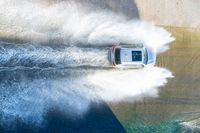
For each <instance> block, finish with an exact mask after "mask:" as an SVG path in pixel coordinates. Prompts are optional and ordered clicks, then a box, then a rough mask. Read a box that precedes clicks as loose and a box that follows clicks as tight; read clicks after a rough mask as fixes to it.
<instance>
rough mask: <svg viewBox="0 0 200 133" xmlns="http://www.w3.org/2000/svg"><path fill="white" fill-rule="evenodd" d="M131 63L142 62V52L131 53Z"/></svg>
mask: <svg viewBox="0 0 200 133" xmlns="http://www.w3.org/2000/svg"><path fill="white" fill-rule="evenodd" d="M132 61H142V51H132Z"/></svg>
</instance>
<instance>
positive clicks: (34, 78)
mask: <svg viewBox="0 0 200 133" xmlns="http://www.w3.org/2000/svg"><path fill="white" fill-rule="evenodd" d="M0 37H1V38H2V39H4V40H6V41H1V42H0V45H1V46H0V55H1V59H0V66H1V71H0V72H1V74H2V75H3V74H4V72H5V71H11V73H12V72H13V73H14V72H15V73H17V77H18V76H19V75H21V74H22V76H21V78H19V80H15V79H18V78H17V77H15V76H14V77H13V76H11V77H8V78H7V79H6V80H8V81H5V80H2V81H1V83H0V88H1V93H0V103H1V105H0V106H1V108H0V113H1V115H0V117H1V119H3V120H13V119H15V118H19V119H22V120H24V121H25V122H30V121H31V122H35V123H41V122H42V121H43V117H44V115H45V113H46V112H47V111H48V110H49V109H51V108H55V107H57V108H58V109H60V110H62V111H63V112H66V114H68V115H70V116H73V117H79V116H81V115H83V114H84V113H85V112H86V111H87V109H88V108H89V107H90V103H91V102H96V103H98V102H101V101H109V102H120V101H126V102H134V101H135V100H142V98H144V97H157V96H158V93H159V87H161V86H163V85H165V84H166V83H167V79H168V78H172V77H173V76H172V73H171V72H170V70H167V69H165V68H160V67H157V66H156V67H147V68H143V69H112V68H111V67H110V64H109V61H108V51H109V49H110V47H111V46H112V45H113V44H118V43H120V42H124V43H129V44H131V43H143V44H144V45H145V46H147V47H150V48H152V49H153V50H154V52H155V53H156V54H159V53H161V52H164V51H166V50H167V49H168V48H169V43H170V42H172V41H173V40H174V38H173V37H172V36H171V33H169V32H167V31H166V30H165V29H163V28H161V27H157V26H154V25H152V24H149V23H147V22H142V21H140V20H128V19H127V18H126V17H124V16H123V15H119V14H115V13H114V12H111V11H109V10H106V9H105V10H96V11H91V10H90V8H89V7H83V6H81V4H80V3H76V2H71V1H69V2H66V1H62V2H54V3H53V4H45V3H44V2H39V1H25V0H6V1H4V0H0ZM13 39H14V40H19V41H18V42H17V43H16V42H13V41H12V40H13ZM22 69H25V70H31V71H33V70H34V71H33V72H32V74H30V75H31V76H30V75H23V74H24V73H23V72H22V71H21V70H22ZM35 69H37V71H39V73H38V74H39V75H40V76H39V75H35ZM55 69H56V72H55V73H52V71H53V72H54V70H55ZM57 69H58V70H59V69H62V70H60V72H57ZM63 69H67V70H65V71H63ZM18 70H19V71H18ZM47 70H48V71H47ZM44 71H46V75H41V73H43V72H44ZM51 74H53V76H52V77H51V76H50V77H49V75H51ZM13 90H15V91H13ZM35 99H37V100H35ZM30 105H32V106H31V107H30ZM35 107H37V108H35ZM8 118H9V119H8Z"/></svg>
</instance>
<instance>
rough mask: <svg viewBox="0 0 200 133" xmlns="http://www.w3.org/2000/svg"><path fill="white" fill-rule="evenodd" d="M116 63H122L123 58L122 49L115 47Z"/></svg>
mask: <svg viewBox="0 0 200 133" xmlns="http://www.w3.org/2000/svg"><path fill="white" fill-rule="evenodd" d="M115 63H116V64H121V60H120V49H119V48H116V49H115Z"/></svg>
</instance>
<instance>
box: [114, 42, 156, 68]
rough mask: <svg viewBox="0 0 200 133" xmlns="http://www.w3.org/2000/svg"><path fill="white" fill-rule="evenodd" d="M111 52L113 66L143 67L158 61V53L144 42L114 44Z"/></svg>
mask: <svg viewBox="0 0 200 133" xmlns="http://www.w3.org/2000/svg"><path fill="white" fill-rule="evenodd" d="M110 53H111V55H110V61H111V64H112V66H113V67H130V68H141V67H144V66H147V65H151V66H153V65H154V64H155V62H156V54H155V53H154V52H153V51H152V50H151V49H150V48H146V47H144V45H143V44H131V45H130V44H129V45H128V44H123V43H120V44H119V45H114V46H113V47H112V48H111V52H110Z"/></svg>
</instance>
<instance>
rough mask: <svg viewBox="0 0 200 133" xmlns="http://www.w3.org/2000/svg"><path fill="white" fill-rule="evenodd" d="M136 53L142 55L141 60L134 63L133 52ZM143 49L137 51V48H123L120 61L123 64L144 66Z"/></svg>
mask: <svg viewBox="0 0 200 133" xmlns="http://www.w3.org/2000/svg"><path fill="white" fill-rule="evenodd" d="M133 51H135V52H137V54H141V57H140V55H138V56H139V60H137V61H133V59H132V52H133ZM142 55H143V49H141V48H140V49H138V48H137V49H136V48H121V50H120V59H121V64H142V63H143V56H142ZM137 58H138V57H137ZM140 58H141V59H140Z"/></svg>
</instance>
